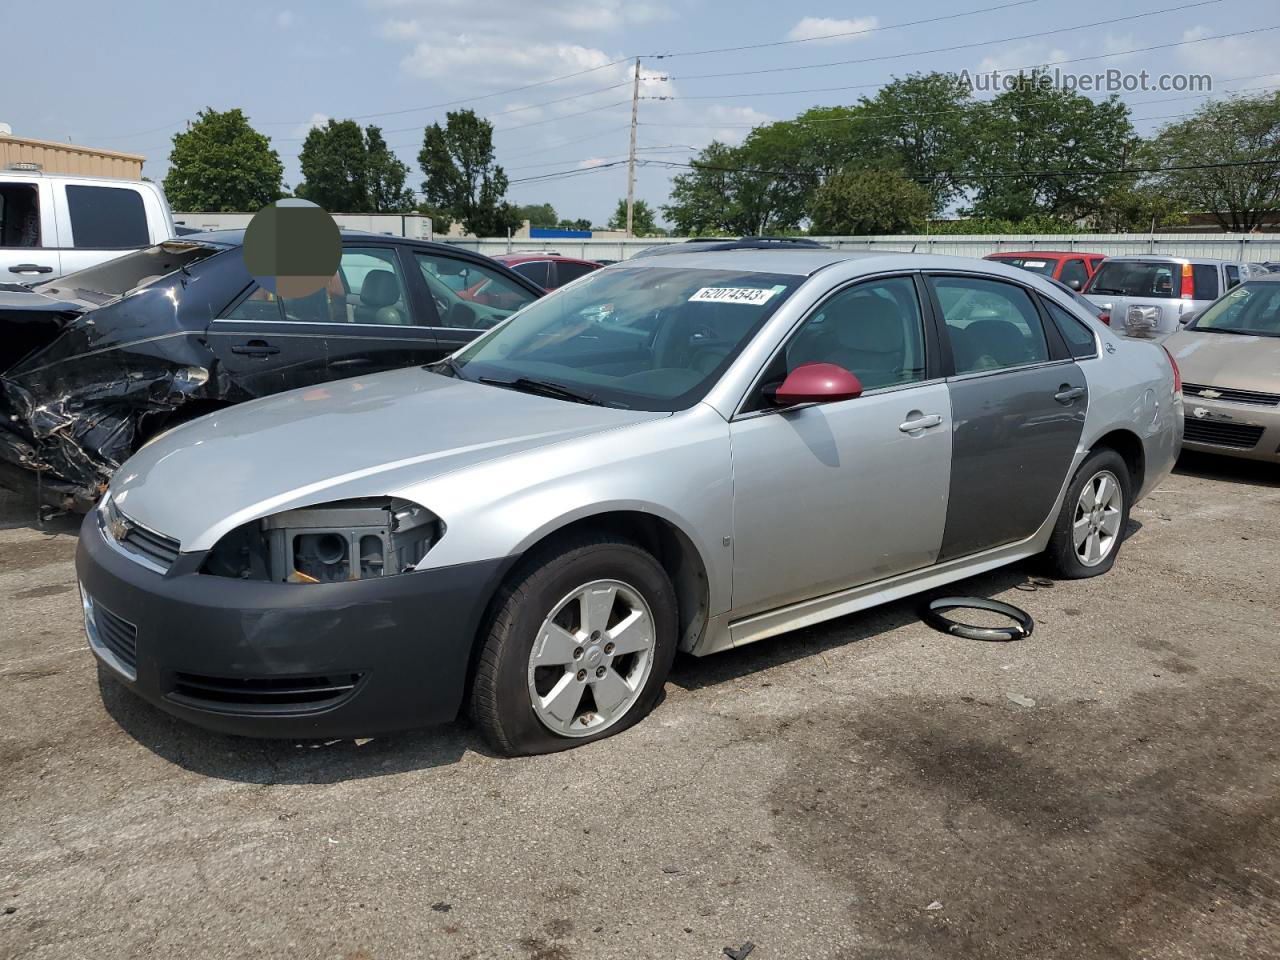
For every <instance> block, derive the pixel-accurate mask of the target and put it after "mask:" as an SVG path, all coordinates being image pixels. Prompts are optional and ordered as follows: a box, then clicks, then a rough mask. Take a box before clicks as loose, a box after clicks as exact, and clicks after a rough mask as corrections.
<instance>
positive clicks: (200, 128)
mask: <svg viewBox="0 0 1280 960" xmlns="http://www.w3.org/2000/svg"><path fill="white" fill-rule="evenodd" d="M283 176H284V164H282V163H281V162H280V156H279V154H277V153H276V152H275V151H274V150H272V149H271V140H270V138H268V137H265V136H263V135H262V134H261V133H258V131H256V130H254V129H253V127H251V126H249V121H248V119H247V118H246V117H245V115H244V113H243V112H242V111H241V110H239V109H234V110H226V111H224V112H222V113H219V112H218V111H217V110H214V109H213V108H212V107H209V108H206V109H204V110H201V111H200V112H199V113H198V114H197V115H196V120H195V122H194V123H192V124H190V125H189V126H188V127H187V129H186V130H185V131H184V132H182V133H178V134H174V137H173V150H172V151H170V153H169V172H168V174H166V176H165V178H164V192H165V194H166V195H167V196H168V198H169V203H170V205H171V206H173V208H174V209H175V210H182V211H186V212H191V213H222V212H227V211H236V210H239V211H257V210H260V209H262V208H263V207H265V206H266V205H267V204H269V203H274V202H275V201H276V200H279V199H280V198H281V197H282V196H283V195H284V190H283V183H282V179H281V178H282V177H283Z"/></svg>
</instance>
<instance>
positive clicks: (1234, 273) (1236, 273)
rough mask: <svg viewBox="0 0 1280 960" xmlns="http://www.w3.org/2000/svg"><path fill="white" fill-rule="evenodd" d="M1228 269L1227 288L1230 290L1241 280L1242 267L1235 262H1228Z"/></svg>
mask: <svg viewBox="0 0 1280 960" xmlns="http://www.w3.org/2000/svg"><path fill="white" fill-rule="evenodd" d="M1226 271H1227V289H1228V290H1230V289H1231V288H1232V287H1234V286H1235V285H1236V284H1237V283H1239V282H1240V268H1239V267H1237V266H1236V265H1235V264H1233V263H1228V264H1227V265H1226Z"/></svg>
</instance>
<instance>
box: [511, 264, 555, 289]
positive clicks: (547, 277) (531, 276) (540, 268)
mask: <svg viewBox="0 0 1280 960" xmlns="http://www.w3.org/2000/svg"><path fill="white" fill-rule="evenodd" d="M511 269H512V270H514V271H515V272H516V273H518V274H520V276H522V277H524V278H525V279H526V280H532V281H533V282H534V283H536V284H537V285H538V286H540V287H543V288H545V287H547V286H549V285H550V284H551V264H550V263H549V262H548V261H546V260H531V261H530V262H528V263H517V264H516V265H515V266H514V267H512V268H511Z"/></svg>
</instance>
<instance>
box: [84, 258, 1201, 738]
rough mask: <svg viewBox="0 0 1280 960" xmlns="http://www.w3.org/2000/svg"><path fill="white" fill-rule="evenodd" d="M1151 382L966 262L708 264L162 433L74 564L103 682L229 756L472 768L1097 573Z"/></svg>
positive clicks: (1156, 421) (1149, 479) (1155, 461)
mask: <svg viewBox="0 0 1280 960" xmlns="http://www.w3.org/2000/svg"><path fill="white" fill-rule="evenodd" d="M1182 423H1183V416H1182V398H1181V394H1180V387H1179V384H1178V378H1177V371H1176V368H1175V366H1174V365H1173V362H1172V360H1171V359H1170V357H1169V356H1168V354H1167V353H1166V352H1165V351H1164V350H1163V349H1162V348H1161V347H1159V346H1157V345H1155V344H1152V343H1148V342H1138V341H1132V340H1126V339H1124V338H1121V337H1118V336H1116V335H1115V334H1113V333H1112V332H1111V331H1110V330H1109V329H1107V328H1106V327H1105V326H1103V325H1102V324H1100V323H1098V322H1097V321H1096V320H1095V319H1094V318H1093V317H1091V316H1090V315H1089V314H1088V313H1087V312H1086V311H1084V310H1082V309H1081V308H1080V307H1079V306H1078V305H1077V304H1076V303H1074V302H1073V300H1072V299H1071V298H1070V297H1069V296H1068V295H1066V294H1064V293H1063V291H1062V290H1060V289H1058V288H1056V287H1055V286H1054V285H1053V284H1051V283H1049V282H1048V281H1046V280H1044V279H1042V278H1040V277H1036V276H1035V275H1033V274H1030V273H1027V272H1026V271H1022V270H1018V269H1016V268H1014V267H1006V266H1001V265H1000V264H998V263H993V262H989V261H981V260H966V259H951V258H943V257H931V256H915V255H905V254H883V255H857V254H847V253H841V252H839V251H832V250H825V249H822V250H814V249H809V250H804V249H797V250H790V251H789V250H722V251H714V252H712V251H707V252H703V253H697V252H694V253H675V254H668V255H665V256H660V257H651V258H645V259H641V260H636V261H634V262H629V263H621V264H617V265H615V266H611V267H608V268H606V269H603V270H600V271H597V272H595V273H592V274H590V275H588V276H586V277H584V278H582V279H581V280H578V281H576V282H575V283H572V284H570V285H569V286H567V287H564V288H562V289H561V290H559V291H557V292H556V293H554V294H552V295H551V296H549V297H547V298H545V299H543V300H540V301H538V302H536V303H534V304H532V305H530V306H529V307H527V308H525V309H524V310H522V311H520V312H519V313H517V314H515V315H514V316H512V317H511V318H510V319H509V320H507V321H506V322H504V323H503V324H501V325H500V326H498V327H496V328H494V329H493V330H491V331H488V332H486V333H485V334H484V335H482V336H481V337H480V338H479V339H478V340H476V341H475V342H474V343H472V344H471V345H470V346H468V347H467V348H465V349H464V350H462V351H461V352H459V353H457V354H455V355H454V356H453V357H451V358H449V359H448V360H446V361H444V362H442V363H440V364H437V365H435V366H433V367H431V368H429V369H421V368H412V369H405V370H398V371H393V372H390V373H385V374H379V375H374V376H369V377H361V378H356V379H350V380H344V381H339V382H334V383H327V384H324V385H321V386H317V387H314V388H310V389H305V390H299V391H295V392H292V393H286V394H281V395H278V396H275V397H271V398H268V399H264V400H258V401H254V402H251V403H247V404H244V405H241V406H237V407H234V408H232V409H229V410H226V411H223V412H220V413H217V414H214V415H212V416H210V417H207V418H204V419H202V420H197V421H194V422H192V423H190V424H186V425H183V426H181V427H178V428H176V429H175V430H173V431H172V432H171V433H169V434H166V435H164V436H162V437H160V438H159V439H157V440H155V441H153V442H152V443H151V444H150V445H148V446H147V447H145V448H144V449H143V450H141V451H140V452H139V453H138V454H137V455H135V456H134V457H133V459H131V460H130V461H128V462H127V463H126V464H125V465H124V466H123V467H122V468H121V469H120V470H119V471H118V473H117V474H116V475H115V478H114V479H113V481H112V483H111V486H110V489H109V491H108V493H107V495H106V496H105V497H104V499H103V501H102V503H101V505H100V506H99V508H98V509H97V510H96V511H95V512H94V513H93V514H91V515H90V516H89V517H88V518H87V519H86V522H85V527H84V531H83V536H82V538H81V546H80V552H79V557H78V569H79V574H80V579H81V586H82V593H83V599H84V606H85V619H86V628H87V632H88V635H89V640H90V644H91V647H92V649H93V651H94V653H95V654H96V655H97V656H98V658H99V659H100V660H101V662H102V663H103V665H104V667H105V669H106V671H107V672H108V673H109V674H111V675H113V676H114V677H115V678H116V679H118V680H119V681H120V682H121V683H123V684H125V685H126V686H128V687H129V688H130V689H132V690H133V691H134V692H136V693H137V694H138V695H139V696H141V697H143V698H145V699H147V700H149V701H151V702H152V703H154V704H156V705H157V706H159V707H160V708H162V709H164V710H167V711H169V712H171V713H173V714H176V715H178V716H180V717H183V718H186V719H187V720H190V721H192V722H194V723H198V724H201V725H204V726H207V727H210V728H214V729H219V730H224V731H229V732H235V733H244V734H250V735H255V736H290V737H292V736H323V737H338V736H370V735H375V734H382V733H387V732H391V731H396V730H402V729H405V728H410V727H416V726H422V725H425V724H430V723H434V722H440V721H444V720H449V719H452V718H453V717H455V716H456V715H457V714H458V713H459V711H460V710H461V709H462V708H463V707H464V706H468V705H469V707H470V712H471V714H472V716H473V717H474V718H475V720H476V722H477V723H478V725H479V727H480V729H481V731H482V732H483V733H484V735H485V736H486V737H487V738H488V739H489V740H490V742H491V743H492V744H493V745H494V746H495V747H496V748H498V749H499V750H501V751H503V752H507V753H535V752H542V751H549V750H556V749H561V748H564V747H568V746H572V745H576V744H581V743H585V742H588V741H591V740H594V739H597V738H600V737H604V736H608V735H610V734H614V733H617V732H619V731H621V730H623V729H625V728H627V727H628V726H630V725H631V724H634V723H635V722H636V721H638V720H639V719H640V718H641V717H643V716H644V715H645V714H646V713H648V712H649V710H650V709H652V708H653V706H654V705H655V704H656V702H657V701H658V698H659V695H660V693H661V690H662V686H663V682H664V679H665V677H666V675H667V672H668V669H669V667H670V665H671V663H672V659H673V658H674V656H675V654H676V651H677V650H686V651H689V652H690V653H693V654H695V655H699V656H701V655H704V654H711V653H715V652H716V651H720V650H724V649H727V648H729V647H735V646H741V645H743V644H746V643H752V642H755V641H757V640H763V639H765V638H767V637H770V636H773V635H775V634H779V633H782V632H784V631H788V630H793V629H795V628H797V627H801V626H805V625H808V624H813V623H817V622H820V621H823V620H827V619H830V618H832V617H838V616H843V615H845V614H849V613H853V612H856V611H858V610H862V609H864V608H866V607H869V606H872V605H874V604H878V603H883V602H885V601H889V600H894V599H897V598H900V597H903V596H906V595H909V594H913V593H917V592H919V591H923V590H928V589H932V588H935V587H938V586H940V585H943V584H946V583H948V582H950V581H954V580H959V579H961V578H964V577H968V576H971V575H973V574H975V573H979V572H982V571H985V570H990V569H992V568H994V567H998V566H1001V565H1003V564H1008V563H1012V562H1014V561H1018V560H1022V559H1025V558H1028V557H1033V556H1036V555H1039V554H1043V555H1044V556H1045V558H1046V560H1047V562H1048V564H1049V565H1050V566H1051V567H1052V568H1053V569H1054V570H1055V571H1056V572H1057V574H1058V575H1059V576H1061V577H1089V576H1095V575H1097V574H1101V573H1104V572H1105V571H1107V570H1108V569H1109V568H1110V567H1111V565H1112V563H1114V561H1115V558H1116V554H1117V552H1118V551H1119V549H1120V546H1121V542H1122V540H1123V537H1124V534H1125V528H1126V522H1127V519H1128V515H1129V510H1130V508H1131V507H1132V506H1133V504H1134V503H1135V502H1136V501H1137V500H1139V499H1140V498H1141V497H1143V496H1145V495H1146V494H1147V493H1148V492H1150V491H1151V490H1152V489H1153V488H1154V487H1155V486H1156V485H1157V484H1158V483H1159V482H1160V481H1161V480H1162V479H1163V478H1164V477H1165V475H1166V474H1167V473H1168V471H1169V470H1170V468H1171V466H1172V464H1173V461H1174V458H1175V456H1176V454H1177V451H1178V448H1179V444H1180V442H1181V439H1182V437H1181V432H1182Z"/></svg>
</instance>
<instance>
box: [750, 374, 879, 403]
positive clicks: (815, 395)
mask: <svg viewBox="0 0 1280 960" xmlns="http://www.w3.org/2000/svg"><path fill="white" fill-rule="evenodd" d="M860 396H862V381H860V380H859V379H858V378H857V377H855V376H854V375H853V374H852V373H850V372H849V371H848V370H846V369H845V368H844V367H841V366H838V365H836V364H834V363H802V364H801V365H800V366H798V367H796V368H795V369H794V370H792V371H791V372H790V373H789V374H787V378H786V379H785V380H783V381H782V386H780V387H778V389H777V390H775V391H774V393H773V398H772V399H773V403H774V406H778V407H794V406H795V405H796V404H798V403H834V402H835V401H837V400H852V399H854V398H855V397H860Z"/></svg>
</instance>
